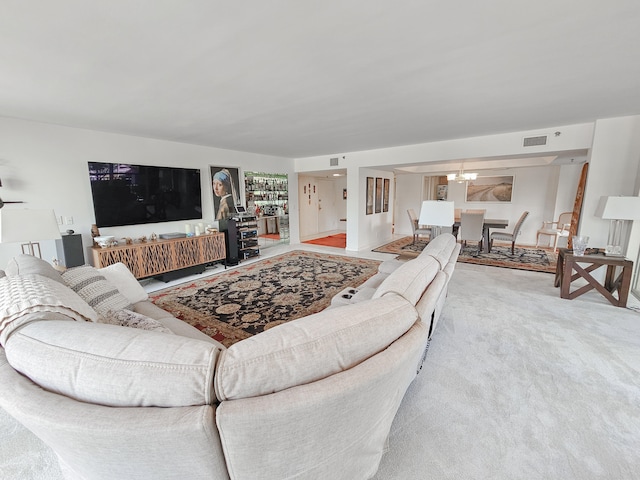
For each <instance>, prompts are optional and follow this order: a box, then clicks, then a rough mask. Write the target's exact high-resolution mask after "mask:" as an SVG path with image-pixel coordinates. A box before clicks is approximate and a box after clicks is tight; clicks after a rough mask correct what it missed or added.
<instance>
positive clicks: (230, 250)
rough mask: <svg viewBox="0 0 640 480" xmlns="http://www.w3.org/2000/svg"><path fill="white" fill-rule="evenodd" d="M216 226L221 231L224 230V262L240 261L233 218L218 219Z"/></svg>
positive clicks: (228, 263)
mask: <svg viewBox="0 0 640 480" xmlns="http://www.w3.org/2000/svg"><path fill="white" fill-rule="evenodd" d="M218 228H219V229H220V231H221V232H224V242H225V248H226V251H227V252H226V253H227V259H226V264H227V265H237V264H238V263H239V262H240V258H239V256H238V226H237V225H236V222H235V220H232V219H226V220H219V221H218Z"/></svg>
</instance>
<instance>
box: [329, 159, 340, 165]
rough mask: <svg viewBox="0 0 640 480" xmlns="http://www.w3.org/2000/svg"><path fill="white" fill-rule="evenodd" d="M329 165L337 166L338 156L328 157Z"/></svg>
mask: <svg viewBox="0 0 640 480" xmlns="http://www.w3.org/2000/svg"><path fill="white" fill-rule="evenodd" d="M329 166H330V167H337V166H338V157H334V158H330V159H329Z"/></svg>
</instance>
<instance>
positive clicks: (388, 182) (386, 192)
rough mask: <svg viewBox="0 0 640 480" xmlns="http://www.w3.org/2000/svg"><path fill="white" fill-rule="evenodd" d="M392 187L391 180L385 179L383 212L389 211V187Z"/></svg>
mask: <svg viewBox="0 0 640 480" xmlns="http://www.w3.org/2000/svg"><path fill="white" fill-rule="evenodd" d="M390 185H391V180H389V179H388V178H385V179H384V186H383V187H382V211H383V212H388V211H389V186H390Z"/></svg>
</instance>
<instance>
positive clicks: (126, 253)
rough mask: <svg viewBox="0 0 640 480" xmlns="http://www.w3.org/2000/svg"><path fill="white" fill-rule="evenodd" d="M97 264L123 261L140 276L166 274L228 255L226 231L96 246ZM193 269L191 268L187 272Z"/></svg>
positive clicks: (94, 254) (96, 265) (214, 260)
mask: <svg viewBox="0 0 640 480" xmlns="http://www.w3.org/2000/svg"><path fill="white" fill-rule="evenodd" d="M92 251H93V264H94V266H95V267H96V268H102V267H106V266H108V265H112V264H114V263H118V262H122V263H124V264H125V265H126V266H127V267H128V268H129V270H131V272H132V273H133V274H134V276H135V277H136V278H146V277H154V276H159V275H166V274H168V273H170V272H177V271H179V270H185V269H189V268H191V267H197V266H202V267H204V265H206V264H208V263H213V262H218V261H221V260H224V259H225V258H226V251H225V242H224V233H211V234H206V235H199V236H197V237H184V238H174V239H170V240H154V241H147V242H143V243H134V244H131V245H118V246H115V247H107V248H102V247H93V248H92ZM187 273H191V272H187Z"/></svg>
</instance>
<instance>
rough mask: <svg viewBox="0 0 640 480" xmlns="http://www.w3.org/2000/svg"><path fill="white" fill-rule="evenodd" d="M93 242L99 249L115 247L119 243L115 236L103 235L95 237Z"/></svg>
mask: <svg viewBox="0 0 640 480" xmlns="http://www.w3.org/2000/svg"><path fill="white" fill-rule="evenodd" d="M93 242H94V243H95V244H96V245H97V246H98V247H102V248H107V247H113V246H114V245H117V244H118V242H116V237H114V236H113V235H103V236H100V237H93Z"/></svg>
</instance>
